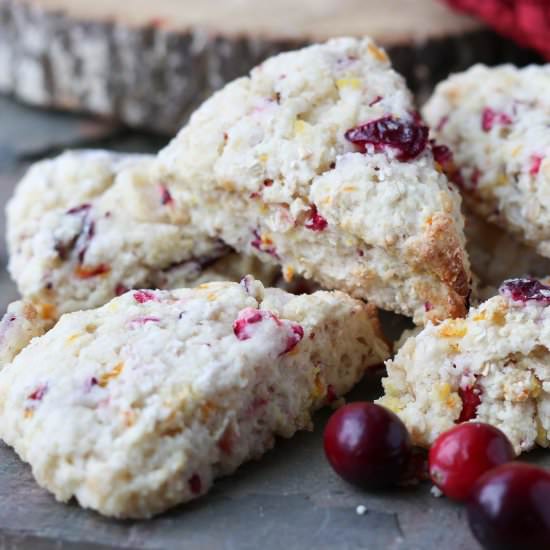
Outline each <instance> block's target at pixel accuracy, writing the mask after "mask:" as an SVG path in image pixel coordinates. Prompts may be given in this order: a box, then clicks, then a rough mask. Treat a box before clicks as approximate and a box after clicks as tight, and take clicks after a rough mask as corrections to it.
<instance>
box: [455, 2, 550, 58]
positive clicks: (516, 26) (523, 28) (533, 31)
mask: <svg viewBox="0 0 550 550" xmlns="http://www.w3.org/2000/svg"><path fill="white" fill-rule="evenodd" d="M445 1H446V2H447V4H449V5H451V6H452V7H454V8H457V9H460V10H462V11H465V12H467V13H470V14H472V15H477V16H478V17H480V18H481V19H483V20H484V21H485V22H486V23H487V24H489V25H490V26H492V27H493V28H494V29H495V30H496V31H498V32H499V33H501V34H503V35H505V36H508V37H510V38H512V39H513V40H515V41H516V42H518V44H521V45H522V46H528V47H530V48H534V49H536V50H538V51H539V52H540V53H542V54H543V55H544V56H545V57H546V59H548V60H550V0H445Z"/></svg>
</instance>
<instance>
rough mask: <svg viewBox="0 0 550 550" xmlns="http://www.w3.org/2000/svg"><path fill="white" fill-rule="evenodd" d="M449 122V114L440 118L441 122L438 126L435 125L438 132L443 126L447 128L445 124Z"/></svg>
mask: <svg viewBox="0 0 550 550" xmlns="http://www.w3.org/2000/svg"><path fill="white" fill-rule="evenodd" d="M447 122H449V115H444V116H442V117H441V118H440V119H439V122H438V123H437V126H436V127H435V129H436V131H437V132H441V130H443V128H445V125H446V124H447Z"/></svg>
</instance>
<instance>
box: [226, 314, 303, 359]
mask: <svg viewBox="0 0 550 550" xmlns="http://www.w3.org/2000/svg"><path fill="white" fill-rule="evenodd" d="M264 320H271V321H273V322H274V323H275V324H276V325H277V326H278V327H280V328H281V329H283V330H286V331H287V338H286V344H285V348H284V349H283V351H282V352H281V353H280V354H279V356H281V355H284V354H285V353H288V352H289V351H291V350H292V349H294V348H295V347H296V346H297V345H298V343H299V342H300V341H301V340H302V338H303V337H304V329H303V328H302V327H301V326H300V325H298V324H295V323H289V322H285V323H283V322H282V321H281V320H280V319H279V318H278V317H277V316H276V315H273V313H271V312H270V311H266V310H263V309H254V308H252V307H247V308H245V309H243V310H241V311H240V312H239V315H238V316H237V319H235V321H234V322H233V333H234V334H235V336H236V337H237V338H238V339H239V340H241V341H242V340H249V339H250V338H252V336H253V334H252V331H251V329H250V327H251V325H255V324H257V323H260V322H262V321H264Z"/></svg>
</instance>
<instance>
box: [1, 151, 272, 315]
mask: <svg viewBox="0 0 550 550" xmlns="http://www.w3.org/2000/svg"><path fill="white" fill-rule="evenodd" d="M151 159H152V157H151V156H147V155H120V154H115V153H110V152H107V151H69V152H66V153H64V154H62V155H61V156H59V157H57V158H55V159H52V160H46V161H41V162H39V163H37V164H35V165H34V166H32V167H31V169H30V170H29V172H28V173H27V175H26V176H25V177H24V178H23V180H22V181H21V182H20V184H19V185H18V187H17V189H16V192H15V195H14V197H13V198H12V200H11V201H10V202H9V204H8V207H7V219H8V231H7V234H8V248H9V255H10V260H9V271H10V273H11V275H12V277H13V278H14V280H15V281H16V283H17V285H18V287H19V290H20V292H21V294H22V295H23V297H24V298H25V299H26V300H27V301H31V302H34V303H35V304H37V305H38V307H43V306H44V305H46V306H48V307H50V308H53V310H54V313H53V314H52V315H53V316H54V317H55V316H58V315H60V314H61V313H65V312H70V311H75V310H78V309H85V308H91V307H96V306H100V305H103V304H105V303H106V302H108V301H109V300H110V299H111V298H113V297H114V296H116V295H119V294H122V293H123V292H125V291H127V290H128V289H132V288H148V287H151V288H178V287H183V286H188V285H189V284H193V283H194V282H195V281H197V280H198V279H199V278H201V279H203V280H207V279H210V280H212V278H215V279H223V278H225V277H224V272H227V274H228V275H229V276H235V277H236V280H239V279H240V278H241V277H242V276H243V275H244V274H246V273H247V272H249V271H251V270H252V271H254V272H256V271H258V270H259V269H257V268H258V266H257V265H254V264H259V263H260V262H259V261H255V262H254V261H252V260H247V259H242V258H240V257H238V256H237V255H236V254H229V253H230V252H231V251H230V249H229V248H228V247H227V246H225V245H224V244H223V243H222V242H221V241H220V240H219V239H211V238H209V237H206V236H205V235H204V234H202V233H201V232H199V231H198V230H197V229H196V228H195V227H193V226H192V225H190V218H189V213H188V205H187V204H185V203H177V204H176V200H175V199H174V198H173V197H172V196H171V195H170V193H169V191H168V190H167V189H166V188H165V187H163V186H162V185H161V184H159V183H158V182H156V181H155V180H153V179H152V175H151V172H150V168H151ZM221 257H223V258H224V260H223V263H222V264H220V265H217V264H216V261H217V260H218V259H219V258H221ZM243 269H244V271H243ZM269 271H270V272H271V273H269ZM262 274H264V275H265V278H266V279H267V283H271V282H272V281H271V278H272V277H275V273H274V270H273V268H271V270H268V269H266V270H264V271H263V272H262Z"/></svg>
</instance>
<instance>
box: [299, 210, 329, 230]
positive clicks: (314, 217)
mask: <svg viewBox="0 0 550 550" xmlns="http://www.w3.org/2000/svg"><path fill="white" fill-rule="evenodd" d="M327 225H328V222H327V220H326V219H325V218H323V216H321V214H319V212H317V207H316V206H315V205H314V204H312V205H311V209H310V211H309V216H308V218H307V220H306V222H305V223H304V226H305V227H306V228H307V229H311V230H312V231H323V230H325V229H326V227H327Z"/></svg>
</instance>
